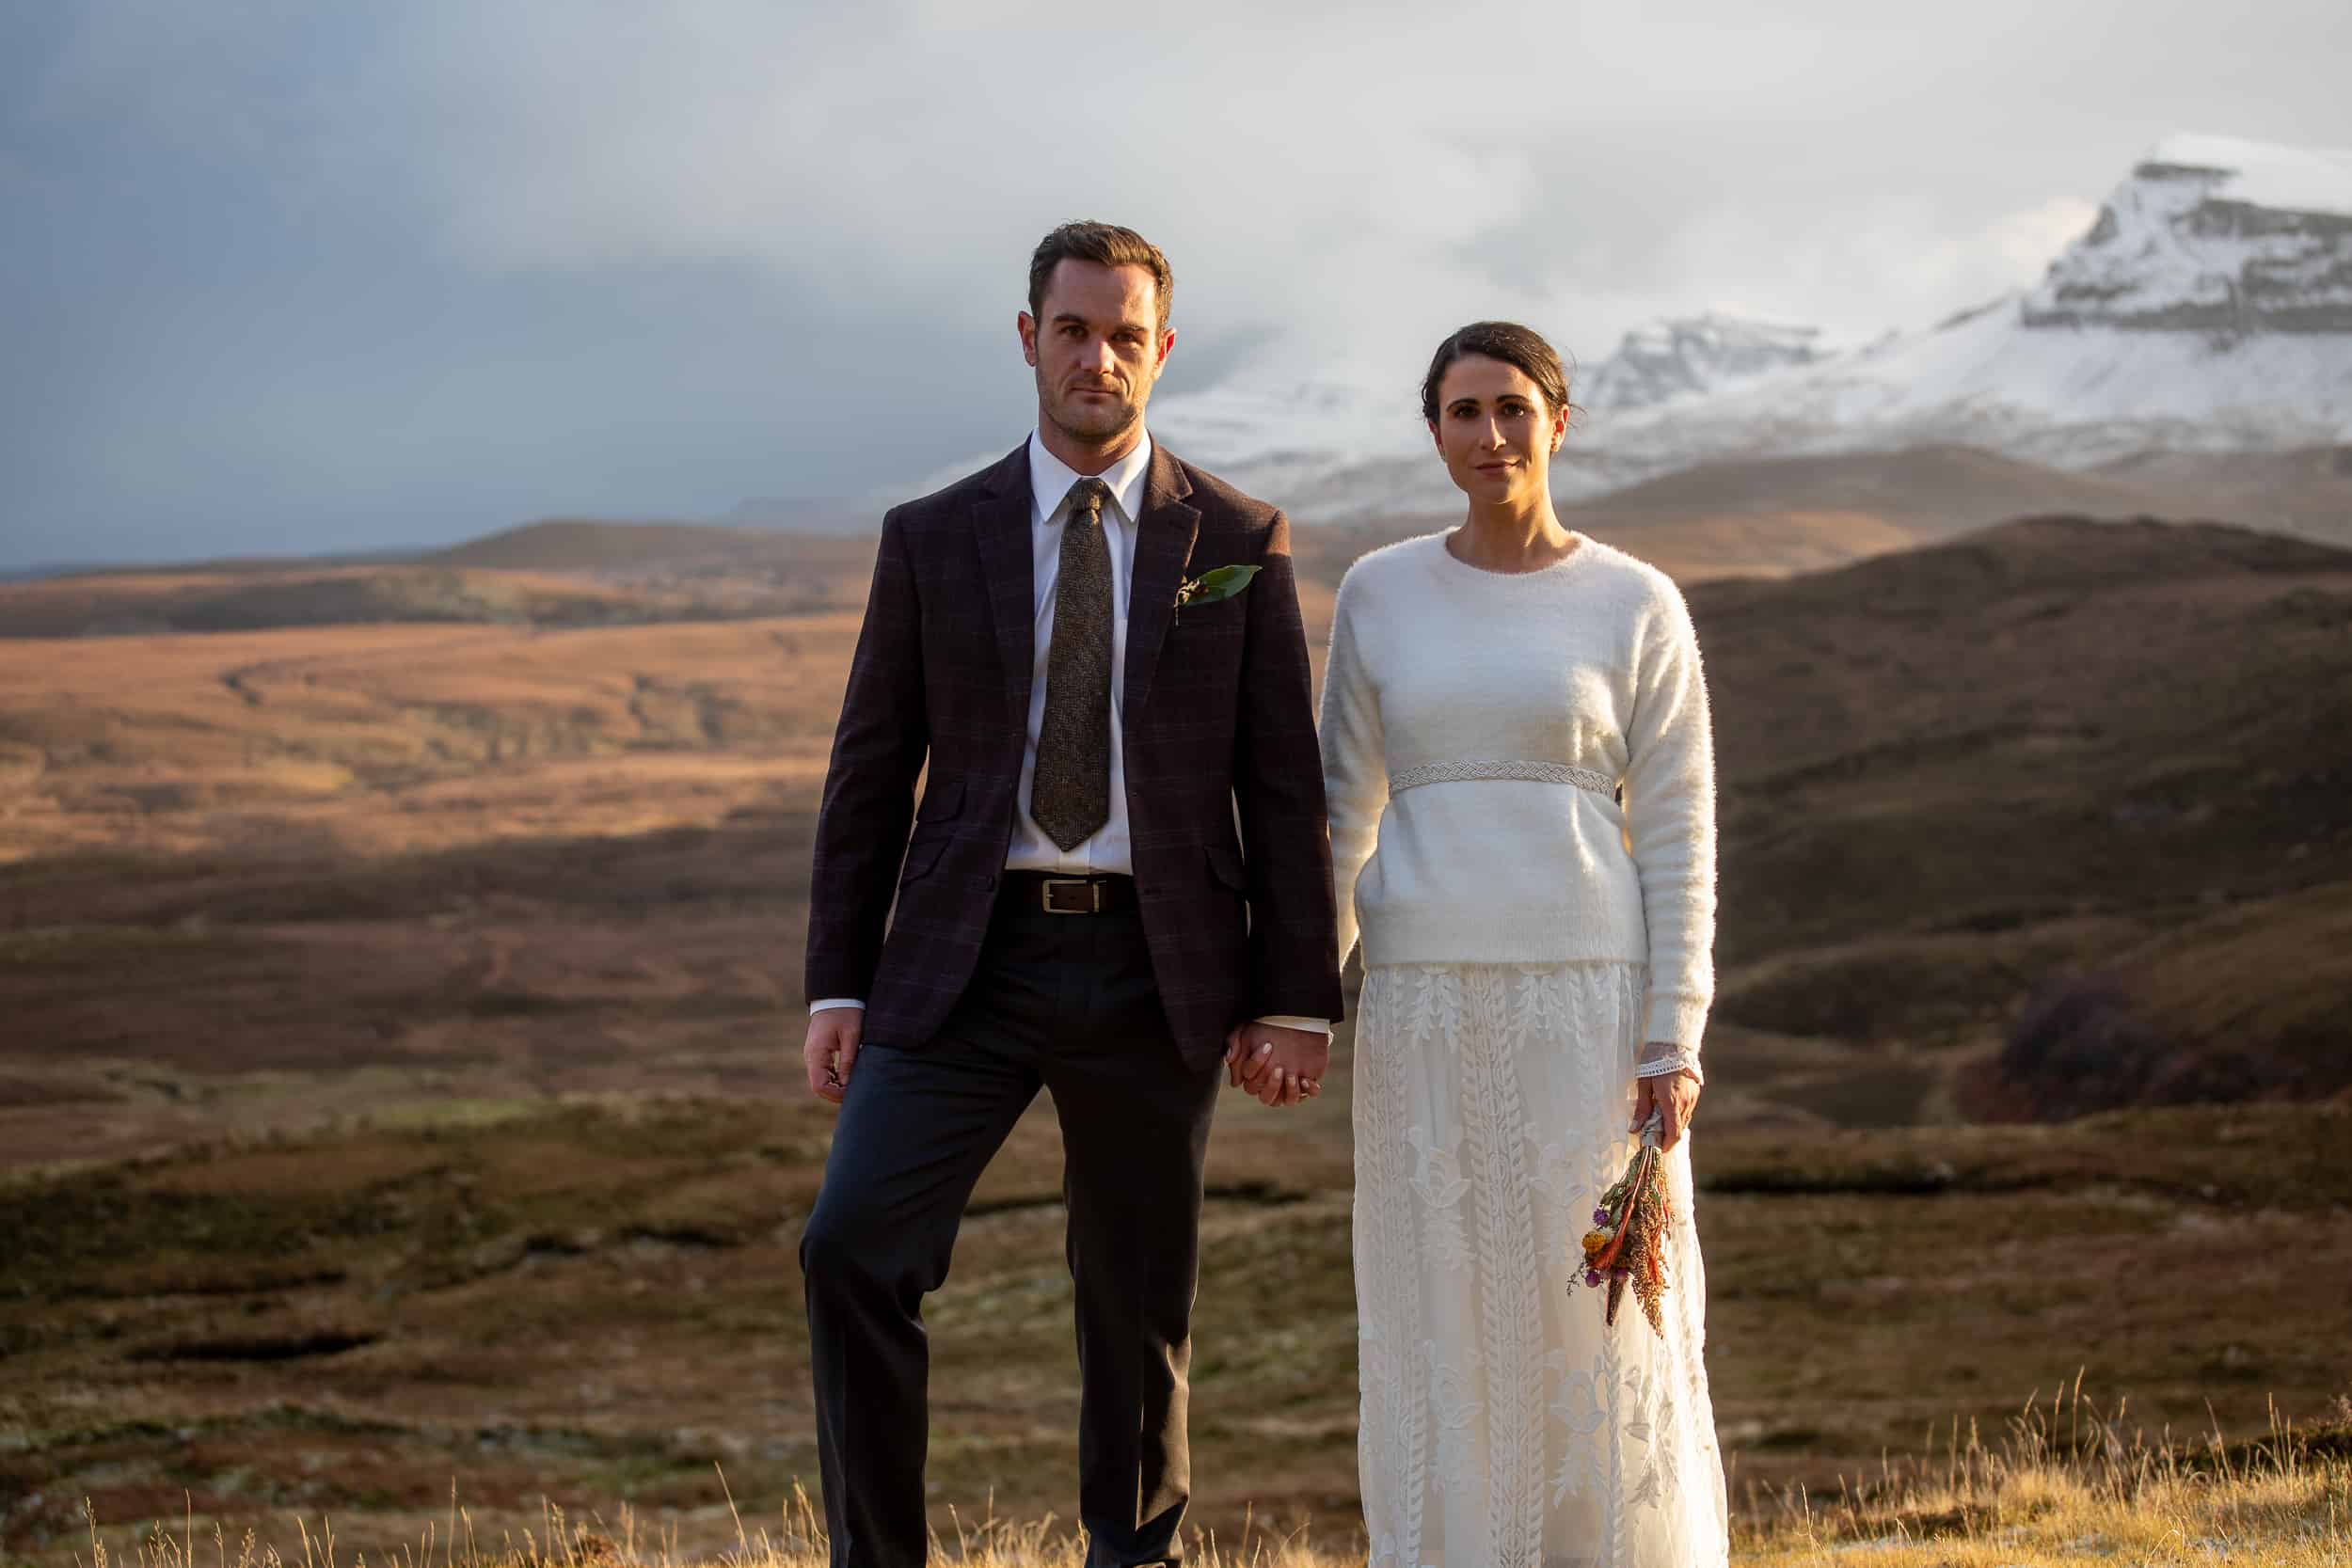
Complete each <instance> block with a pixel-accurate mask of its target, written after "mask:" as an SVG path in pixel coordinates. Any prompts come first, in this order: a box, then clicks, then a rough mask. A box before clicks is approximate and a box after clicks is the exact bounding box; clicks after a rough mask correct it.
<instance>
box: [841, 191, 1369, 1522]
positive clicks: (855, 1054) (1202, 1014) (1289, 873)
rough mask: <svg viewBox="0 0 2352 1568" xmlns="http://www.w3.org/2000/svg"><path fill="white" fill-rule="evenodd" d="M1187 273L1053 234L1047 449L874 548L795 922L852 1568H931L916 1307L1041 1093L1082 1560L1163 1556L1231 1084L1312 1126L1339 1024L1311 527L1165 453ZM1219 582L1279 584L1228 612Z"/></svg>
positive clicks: (980, 481) (1112, 237) (1005, 466)
mask: <svg viewBox="0 0 2352 1568" xmlns="http://www.w3.org/2000/svg"><path fill="white" fill-rule="evenodd" d="M1171 281H1172V280H1171V277H1170V274H1169V271H1168V261H1167V259H1166V258H1165V257H1163V256H1162V255H1161V254H1160V252H1159V250H1158V248H1157V247H1155V246H1153V245H1151V244H1150V243H1148V242H1147V241H1145V240H1144V239H1143V238H1142V237H1141V236H1140V235H1138V234H1136V233H1135V232H1134V231H1132V230H1126V229H1120V228H1116V227H1113V226H1110V225H1106V224H1096V223H1074V224H1068V225H1065V226H1063V227H1062V228H1059V229H1057V230H1054V231H1053V232H1052V233H1051V234H1048V235H1047V236H1046V237H1045V239H1044V240H1043V242H1042V243H1041V244H1040V245H1039V246H1038V248H1037V252H1036V255H1035V256H1034V257H1033V258H1032V259H1031V261H1030V266H1029V295H1028V305H1029V308H1028V309H1027V310H1025V311H1024V312H1022V313H1021V314H1020V316H1019V317H1018V318H1017V325H1018V328H1019V332H1020V337H1021V349H1022V355H1023V357H1024V358H1025V360H1026V361H1027V363H1028V364H1029V365H1030V366H1031V367H1032V368H1033V369H1034V370H1035V372H1036V378H1037V396H1038V422H1037V430H1036V432H1035V434H1034V435H1032V436H1030V438H1029V439H1028V440H1027V441H1026V442H1025V443H1024V444H1023V445H1022V446H1021V447H1020V448H1018V449H1016V450H1015V451H1013V452H1012V453H1011V454H1010V455H1009V456H1008V457H1006V458H1005V459H1004V460H1003V461H1002V462H999V463H996V464H994V465H993V466H992V467H988V468H985V469H983V470H982V471H980V472H979V473H977V474H974V475H973V476H971V477H970V478H968V479H964V480H961V481H960V482H958V483H955V484H952V485H950V486H948V487H947V488H946V489H945V490H942V491H940V492H939V493H938V494H937V495H933V496H930V497H926V498H925V499H921V500H917V501H910V502H908V503H907V504H905V505H903V506H899V507H897V508H894V509H893V510H892V511H891V513H890V514H889V515H888V516H886V517H885V518H884V519H883V521H882V546H881V551H880V553H879V555H878V557H877V559H876V562H875V566H874V582H873V589H872V592H871V595H870V597H869V598H868V600H867V603H866V624H865V626H864V629H863V630H862V631H861V632H860V634H859V637H858V646H857V654H856V657H855V658H854V660H853V661H852V663H851V666H850V685H849V692H848V695H847V697H846V698H845V699H844V702H843V706H842V712H841V722H840V727H839V729H838V730H837V732H836V733H835V735H834V752H833V766H832V769H831V771H830V772H829V773H828V774H827V776H826V780H825V797H824V805H823V808H822V811H821V813H820V815H819V816H818V827H817V854H816V872H815V878H814V887H813V890H812V894H811V902H810V912H809V938H808V974H807V981H808V995H809V996H810V997H811V998H812V999H813V1000H812V1002H811V1004H810V1006H811V1013H810V1017H809V1023H808V1036H807V1041H806V1045H805V1048H804V1053H805V1058H806V1065H807V1069H808V1080H809V1088H810V1090H811V1092H812V1093H815V1094H817V1095H818V1096H819V1097H820V1098H823V1099H826V1100H829V1101H835V1102H837V1103H838V1104H840V1105H841V1107H842V1110H841V1117H840V1121H839V1123H838V1124H837V1126H836V1128H835V1130H834V1143H833V1152H832V1154H831V1156H830V1158H829V1159H828V1161H827V1162H826V1166H825V1180H824V1186H823V1189H822V1191H821V1192H820V1193H819V1195H818V1201H817V1209H816V1212H814V1213H813V1214H812V1215H811V1216H810V1218H809V1222H808V1228H807V1230H806V1232H805V1233H804V1234H803V1237H802V1241H801V1266H802V1271H803V1275H804V1276H805V1279H806V1283H807V1295H808V1318H809V1333H810V1339H811V1343H812V1354H813V1359H814V1370H815V1378H816V1385H817V1407H818V1451H819V1455H820V1460H821V1465H822V1469H823V1475H824V1490H825V1516H826V1520H827V1523H828V1525H829V1527H830V1528H831V1531H832V1535H833V1560H834V1563H835V1564H836V1565H850V1564H855V1565H858V1568H866V1565H877V1568H904V1565H912V1564H919V1563H921V1562H922V1561H923V1560H924V1549H925V1517H924V1493H923V1459H924V1449H925V1441H926V1435H927V1413H926V1381H927V1376H928V1371H929V1357H928V1353H927V1349H926V1340H925V1336H924V1329H923V1323H922V1318H921V1304H922V1298H923V1296H924V1295H925V1294H926V1293H927V1292H929V1291H932V1290H934V1289H936V1288H937V1287H938V1286H939V1284H940V1283H941V1282H942V1281H943V1280H944V1279H946V1275H947V1265H948V1259H949V1254H950V1251H951V1249H952V1247H953V1245H954V1242H955V1234H956V1227H957V1226H958V1224H959V1222H960V1221H961V1218H962V1214H963V1208H964V1205H965V1203H966V1201H967V1200H968V1199H969V1197H970V1196H971V1193H972V1188H973V1184H974V1182H976V1181H977V1180H978V1178H979V1175H980V1172H981V1169H982V1168H983V1167H984V1166H985V1165H986V1164H988V1161H989V1160H990V1158H991V1157H992V1156H993V1154H994V1153H995V1151H996V1149H997V1148H999V1147H1000V1146H1001V1145H1002V1143H1003V1142H1004V1139H1005V1137H1006V1135H1007V1134H1008V1133H1009V1132H1010V1131H1011V1129H1012V1126H1013V1123H1014V1121H1015V1120H1016V1119H1017V1118H1018V1117H1020V1115H1021V1113H1022V1111H1023V1109H1024V1108H1025V1107H1026V1106H1027V1105H1028V1104H1029V1102H1030V1101H1032V1100H1033V1099H1034V1098H1035V1097H1036V1095H1037V1092H1038V1090H1039V1089H1040V1088H1041V1087H1042V1088H1044V1089H1045V1090H1047V1091H1048V1092H1050V1093H1051V1094H1052V1096H1053V1098H1054V1107H1055V1111H1056V1113H1057V1116H1058V1117H1059V1119H1060V1122H1061V1130H1062V1143H1063V1148H1064V1175H1063V1186H1064V1192H1065V1195H1066V1196H1067V1198H1068V1201H1069V1210H1070V1219H1069V1238H1068V1244H1069V1257H1070V1269H1071V1275H1072V1276H1073V1282H1074V1284H1075V1286H1076V1293H1077V1337H1078V1359H1079V1367H1080V1375H1081V1384H1082V1401H1081V1408H1080V1415H1079V1433H1078V1469H1079V1480H1078V1497H1079V1501H1078V1518H1079V1522H1080V1524H1081V1525H1082V1526H1083V1527H1084V1528H1085V1530H1086V1532H1087V1536H1088V1557H1087V1561H1088V1563H1089V1568H1094V1565H1098V1564H1100V1565H1109V1564H1122V1565H1123V1564H1131V1563H1157V1562H1174V1561H1176V1560H1179V1557H1180V1555H1181V1550H1182V1546H1181V1543H1180V1541H1179V1539H1178V1534H1177V1530H1178V1526H1179V1524H1180V1523H1181V1521H1182V1519H1183V1516H1184V1505H1185V1502H1186V1501H1187V1499H1188V1498H1189V1497H1190V1493H1191V1476H1190V1459H1189V1455H1188V1452H1187V1449H1186V1446H1185V1433H1184V1416H1185V1403H1186V1398H1187V1383H1186V1377H1187V1368H1188V1365H1189V1362H1190V1358H1191V1343H1190V1320H1191V1312H1192V1300H1193V1290H1194V1282H1195V1275H1196V1273H1197V1266H1196V1265H1197V1257H1198V1250H1199V1230H1200V1195H1201V1162H1202V1158H1203V1156H1204V1154H1205V1152H1206V1150H1207V1147H1208V1132H1209V1113H1210V1109H1211V1106H1212V1103H1213V1102H1214V1101H1215V1099H1216V1081H1217V1074H1218V1069H1219V1067H1220V1065H1221V1063H1222V1062H1223V1061H1224V1060H1225V1059H1226V1058H1228V1057H1229V1056H1230V1057H1231V1058H1232V1061H1233V1062H1234V1063H1236V1064H1238V1066H1237V1067H1236V1070H1235V1076H1236V1078H1237V1079H1238V1078H1240V1077H1242V1076H1244V1075H1245V1073H1244V1071H1243V1070H1242V1069H1246V1076H1247V1077H1248V1082H1249V1084H1250V1086H1251V1090H1252V1092H1253V1093H1256V1094H1257V1095H1258V1097H1259V1098H1260V1099H1261V1100H1262V1101H1265V1102H1266V1103H1269V1104H1274V1103H1282V1104H1295V1103H1297V1101H1299V1099H1300V1098H1301V1097H1302V1096H1305V1095H1311V1094H1312V1093H1314V1092H1315V1091H1316V1089H1317V1087H1318V1086H1319V1084H1320V1080H1321V1078H1322V1075H1323V1072H1324V1070H1325V1067H1326V1065H1327V1058H1328V1055H1329V1046H1330V1040H1329V1026H1328V1022H1327V1021H1329V1020H1334V1019H1337V1018H1338V1017H1339V1016H1340V986H1339V976H1338V974H1337V973H1336V969H1335V965H1334V961H1333V951H1334V947H1335V945H1336V934H1335V928H1334V922H1333V910H1332V897H1331V868H1330V843H1329V833H1328V825H1327V822H1326V820H1325V817H1324V800H1323V773H1322V768H1321V764H1320V762H1319V760H1318V757H1317V752H1316V743H1315V732H1314V719H1313V713H1312V710H1311V705H1310V696H1309V676H1308V667H1307V647H1306V639H1305V635H1304V632H1303V629H1302V627H1301V625H1300V621H1299V613H1298V603H1297V594H1296V592H1295V584H1294V580H1293V578H1292V570H1291V559H1290V542H1289V525H1288V524H1287V523H1286V522H1285V521H1284V519H1283V517H1282V515H1281V514H1280V513H1279V512H1277V511H1275V510H1274V509H1273V508H1272V507H1269V506H1267V505H1265V504H1263V502H1260V501H1255V500H1252V499H1249V498H1248V497H1247V496H1244V495H1241V494H1239V493H1238V492H1236V491H1234V490H1232V489H1231V488H1229V487H1228V486H1226V485H1225V484H1223V483H1219V482H1218V481H1216V480H1215V479H1212V478H1211V477H1209V476H1208V475H1207V474H1204V473H1202V472H1201V471H1200V470H1199V469H1197V468H1194V467H1191V466H1189V465H1188V464H1184V463H1182V462H1179V461H1177V460H1176V459H1175V458H1173V457H1171V456H1170V455H1169V454H1168V452H1167V451H1163V450H1161V449H1160V448H1158V447H1157V446H1156V445H1155V444H1154V443H1153V442H1152V438H1151V436H1150V435H1149V434H1148V432H1147V431H1146V430H1145V427H1144V421H1143V411H1144V405H1145V404H1146V402H1147V401H1148V400H1149V399H1150V397H1151V393H1152V384H1153V382H1154V381H1156V380H1157V379H1158V377H1159V373H1160V371H1161V368H1162V367H1163V366H1164V365H1165V364H1166V363H1167V361H1168V350H1169V348H1170V347H1171V346H1173V344H1174V342H1175V334H1174V333H1172V332H1170V331H1169V330H1168V304H1169V299H1168V293H1169V288H1170V284H1171ZM1227 566H1238V567H1245V568H1248V567H1255V568H1258V571H1257V572H1256V574H1255V576H1254V577H1249V578H1248V582H1247V585H1246V586H1245V587H1243V588H1242V589H1241V590H1240V591H1239V592H1238V593H1233V594H1231V596H1228V597H1223V598H1218V597H1216V591H1217V590H1219V589H1228V588H1230V587H1231V586H1232V581H1233V579H1235V578H1242V577H1248V574H1247V573H1229V574H1223V575H1222V577H1221V578H1218V579H1217V580H1216V582H1215V583H1213V584H1210V585H1205V586H1204V585H1202V584H1201V583H1200V579H1201V578H1203V577H1205V576H1207V575H1208V574H1210V573H1212V572H1215V571H1216V570H1217V569H1218V568H1222V567H1227ZM1180 596H1183V597H1184V598H1186V599H1188V600H1189V602H1188V603H1186V604H1185V605H1184V607H1183V608H1182V609H1181V610H1180V609H1179V598H1180ZM927 763H928V765H929V772H928V777H927V780H926V783H925V785H924V789H923V799H922V803H921V805H920V806H919V807H917V806H915V804H914V784H915V780H916V777H917V775H918V773H922V772H923V771H924V769H925V767H926V764H927ZM1237 822H1238V838H1237V835H1236V823H1237ZM910 827H911V828H912V833H910ZM894 897H895V900H896V904H895V909H894V905H893V900H894ZM885 921H886V922H887V935H885V934H884V927H885ZM1245 1021H1248V1022H1245ZM1236 1025H1239V1027H1236Z"/></svg>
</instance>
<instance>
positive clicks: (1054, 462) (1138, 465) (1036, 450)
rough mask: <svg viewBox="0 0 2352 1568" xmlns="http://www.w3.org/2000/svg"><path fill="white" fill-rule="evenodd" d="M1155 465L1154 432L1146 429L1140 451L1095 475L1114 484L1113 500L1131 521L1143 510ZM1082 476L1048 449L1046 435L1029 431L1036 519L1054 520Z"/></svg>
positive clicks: (1138, 446)
mask: <svg viewBox="0 0 2352 1568" xmlns="http://www.w3.org/2000/svg"><path fill="white" fill-rule="evenodd" d="M1151 468H1152V433H1151V432H1150V431H1146V432H1144V436H1143V439H1142V440H1140V441H1137V442H1136V450H1135V451H1131V452H1129V453H1128V454H1127V455H1126V456H1124V457H1122V458H1120V460H1119V461H1118V462H1116V463H1114V464H1112V465H1111V466H1110V467H1107V468H1105V469H1104V470H1103V471H1102V472H1101V473H1100V474H1098V475H1096V476H1095V477H1096V478H1098V479H1100V480H1101V481H1102V482H1103V483H1105V484H1107V485H1109V486H1110V487H1111V499H1112V500H1113V501H1114V502H1116V503H1117V504H1118V507H1119V513H1120V516H1122V517H1124V518H1126V519H1127V520H1128V521H1129V522H1133V521H1135V520H1136V517H1137V516H1139V515H1141V514H1142V510H1143V480H1144V475H1145V474H1147V473H1149V472H1150V471H1151ZM1081 477H1082V476H1081V475H1079V474H1078V473H1077V472H1075V471H1074V470H1073V469H1072V468H1071V467H1070V466H1069V465H1068V464H1066V463H1064V462H1063V461H1062V460H1061V459H1060V458H1058V457H1056V456H1055V455H1054V454H1053V453H1052V452H1050V451H1046V450H1045V438H1044V437H1043V436H1040V435H1038V434H1037V433H1036V432H1035V431H1031V432H1030V433H1029V495H1030V497H1031V502H1030V508H1029V515H1030V519H1031V520H1032V521H1033V522H1038V523H1044V522H1047V521H1050V520H1051V519H1052V517H1053V515H1054V514H1055V513H1056V512H1057V511H1058V510H1059V509H1060V507H1061V503H1062V498H1063V497H1065V496H1067V495H1069V494H1070V487H1071V486H1072V485H1073V484H1075V483H1078V481H1079V479H1080V478H1081Z"/></svg>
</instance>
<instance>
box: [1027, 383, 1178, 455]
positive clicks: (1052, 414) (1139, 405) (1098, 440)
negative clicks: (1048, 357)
mask: <svg viewBox="0 0 2352 1568" xmlns="http://www.w3.org/2000/svg"><path fill="white" fill-rule="evenodd" d="M1037 393H1038V397H1037V401H1038V406H1039V407H1041V408H1042V409H1043V410H1044V411H1045V417H1046V419H1048V420H1051V421H1052V422H1053V425H1054V428H1055V429H1056V430H1058V431H1060V432H1061V433H1062V435H1064V436H1068V437H1069V438H1070V439H1071V440H1072V441H1073V442H1076V443H1078V444H1079V445H1081V446H1089V447H1104V446H1108V445H1110V444H1111V443H1112V442H1114V441H1116V440H1118V439H1119V438H1120V436H1124V435H1126V434H1127V433H1128V432H1129V431H1131V430H1133V429H1135V428H1136V426H1137V425H1139V424H1141V423H1142V422H1143V408H1144V404H1145V403H1146V402H1147V401H1148V400H1149V399H1150V397H1151V392H1150V390H1149V389H1148V388H1147V389H1146V390H1145V392H1144V395H1143V396H1142V397H1139V398H1136V399H1134V400H1132V401H1127V400H1122V401H1121V402H1120V404H1119V405H1118V406H1117V407H1116V408H1107V409H1104V410H1102V411H1100V412H1096V411H1095V410H1092V409H1089V408H1086V407H1083V406H1073V403H1072V402H1071V401H1068V400H1065V399H1062V398H1058V397H1056V396H1055V395H1054V393H1053V389H1052V388H1049V387H1047V386H1046V384H1045V377H1044V374H1043V373H1042V372H1040V373H1039V375H1038V378H1037Z"/></svg>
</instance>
